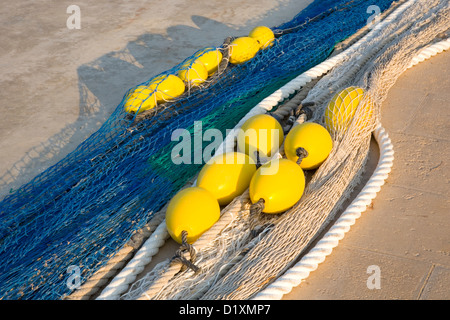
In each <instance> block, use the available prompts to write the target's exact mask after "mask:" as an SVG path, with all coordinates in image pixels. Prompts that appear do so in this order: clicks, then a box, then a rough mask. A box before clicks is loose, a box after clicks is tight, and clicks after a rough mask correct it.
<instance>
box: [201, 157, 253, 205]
mask: <svg viewBox="0 0 450 320" xmlns="http://www.w3.org/2000/svg"><path fill="white" fill-rule="evenodd" d="M255 171H256V164H255V162H254V161H253V160H252V159H251V158H250V157H249V156H247V155H246V154H244V153H241V152H228V153H224V154H220V155H218V156H215V157H213V158H211V160H210V161H208V162H207V163H206V164H205V165H204V166H203V168H202V170H201V171H200V173H199V175H198V177H197V186H198V187H200V188H203V189H206V190H208V191H209V192H211V193H212V194H213V195H214V196H215V198H216V199H217V201H218V202H219V204H220V205H221V206H224V205H227V204H229V203H230V202H231V201H232V200H233V199H234V198H235V197H237V196H239V195H240V194H242V193H243V192H244V191H245V190H246V189H247V188H248V187H249V185H250V180H251V179H252V176H253V174H254V173H255Z"/></svg>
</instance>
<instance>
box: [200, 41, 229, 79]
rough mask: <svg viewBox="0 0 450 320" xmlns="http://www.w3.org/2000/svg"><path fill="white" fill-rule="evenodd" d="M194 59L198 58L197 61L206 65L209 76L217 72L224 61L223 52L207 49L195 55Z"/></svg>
mask: <svg viewBox="0 0 450 320" xmlns="http://www.w3.org/2000/svg"><path fill="white" fill-rule="evenodd" d="M194 57H198V58H197V60H198V61H200V62H202V63H203V64H204V65H205V67H206V70H207V71H208V76H211V75H213V74H214V73H215V72H216V71H217V69H218V67H219V64H220V62H221V61H222V52H220V51H219V49H217V48H212V47H211V48H205V49H202V50H200V51H198V52H197V53H195V54H194Z"/></svg>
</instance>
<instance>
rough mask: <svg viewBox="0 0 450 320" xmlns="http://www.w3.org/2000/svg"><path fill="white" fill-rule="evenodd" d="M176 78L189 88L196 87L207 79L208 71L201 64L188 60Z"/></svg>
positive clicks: (197, 61)
mask: <svg viewBox="0 0 450 320" xmlns="http://www.w3.org/2000/svg"><path fill="white" fill-rule="evenodd" d="M178 77H180V79H181V80H183V81H185V82H186V83H188V84H189V85H191V86H197V85H199V84H201V83H203V82H205V80H206V79H207V78H208V70H206V67H205V65H204V64H203V62H201V61H199V60H194V61H192V60H189V61H187V62H186V63H184V64H183V65H182V66H181V68H180V71H178Z"/></svg>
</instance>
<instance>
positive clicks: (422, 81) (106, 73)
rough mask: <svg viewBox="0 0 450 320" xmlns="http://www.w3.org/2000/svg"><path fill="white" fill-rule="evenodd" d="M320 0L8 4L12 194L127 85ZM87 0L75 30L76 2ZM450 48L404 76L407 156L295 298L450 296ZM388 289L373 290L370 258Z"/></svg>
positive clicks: (4, 168) (400, 111)
mask: <svg viewBox="0 0 450 320" xmlns="http://www.w3.org/2000/svg"><path fill="white" fill-rule="evenodd" d="M309 2H311V1H294V0H278V1H277V0H262V1H258V2H255V1H242V0H240V1H238V0H230V1H226V3H225V2H224V1H218V0H211V1H184V0H170V2H164V1H163V2H159V3H157V2H146V1H143V0H133V1H127V2H123V1H118V0H113V1H105V0H99V1H96V2H95V3H94V2H91V1H89V2H88V1H85V0H77V1H60V2H57V3H56V2H54V1H49V0H42V1H37V2H33V3H29V2H26V1H23V0H19V1H9V2H6V3H3V4H2V6H0V25H1V28H2V32H0V40H1V43H2V46H1V47H0V70H1V72H0V84H1V87H2V90H1V91H0V112H1V114H2V116H1V117H0V150H1V153H0V199H1V198H2V197H3V196H4V195H5V194H7V193H8V192H9V191H10V190H11V189H15V188H18V187H19V186H20V185H21V184H23V183H25V182H27V181H29V180H30V179H31V178H32V177H33V176H35V175H36V174H37V173H38V172H41V171H42V170H45V168H47V167H48V166H50V165H52V164H54V163H56V162H57V161H58V160H59V159H62V158H63V157H64V156H65V155H66V154H67V153H68V152H70V151H72V150H73V149H74V148H75V147H76V146H77V145H78V144H79V143H80V142H81V141H82V140H84V139H85V138H87V137H88V136H89V135H90V134H92V133H93V132H95V131H96V130H97V129H98V128H99V127H100V125H101V124H102V123H103V122H104V121H105V119H106V118H107V117H108V116H109V114H111V112H112V111H113V109H114V108H115V107H116V106H117V104H118V103H119V102H120V100H121V99H122V96H123V94H124V93H125V91H126V90H127V89H128V88H130V87H132V86H134V85H136V84H138V83H140V82H142V81H144V80H147V79H148V78H150V77H151V76H153V75H155V74H158V73H159V72H161V71H163V70H166V69H168V68H170V67H172V66H173V65H175V64H177V63H178V62H180V61H182V60H183V59H184V58H185V57H187V56H189V55H191V54H192V53H193V52H195V51H196V50H198V49H199V48H202V47H204V46H208V45H219V44H220V43H221V42H222V41H223V39H224V38H225V37H226V36H229V35H242V34H246V33H248V31H249V30H250V29H251V28H253V27H254V26H256V25H267V26H276V25H278V24H280V23H282V22H285V21H288V20H290V19H291V18H292V17H293V16H294V15H295V14H297V13H298V12H299V11H300V10H302V9H303V8H304V7H305V6H306V4H307V3H309ZM71 4H76V5H78V6H79V7H80V9H81V29H79V30H69V29H67V27H66V20H67V19H68V17H69V15H70V14H67V12H66V9H67V7H68V6H69V5H71ZM449 70H450V53H443V54H440V55H439V56H437V57H435V58H432V60H430V61H427V62H425V63H422V64H420V65H418V66H416V67H414V68H413V69H411V70H409V71H408V72H407V73H405V74H404V75H402V76H401V78H400V79H399V81H398V83H397V84H396V85H395V87H394V88H393V89H392V90H391V92H390V93H389V97H388V99H387V101H386V102H385V104H384V106H383V124H384V126H385V127H386V128H387V130H388V132H389V133H390V136H391V138H392V140H393V143H394V147H395V152H396V160H395V163H394V168H393V171H392V173H391V175H390V176H389V178H388V181H387V184H386V185H385V186H384V187H383V188H382V190H381V191H380V193H379V195H378V197H377V198H376V199H375V201H374V206H373V209H369V210H368V211H367V212H366V213H364V214H363V216H362V217H361V218H360V219H359V220H358V221H357V223H356V225H354V226H353V227H352V229H351V230H350V231H349V233H348V234H347V235H346V237H345V238H344V239H343V240H342V241H341V243H340V245H339V246H338V247H337V248H336V249H335V250H334V251H333V253H332V254H331V256H329V257H328V258H327V259H326V261H325V262H324V263H323V264H321V265H320V266H319V268H318V270H316V271H315V272H313V273H312V274H311V275H310V277H309V278H308V279H307V280H306V281H305V282H304V283H302V284H301V285H300V286H299V287H297V288H295V289H294V290H293V291H292V292H291V293H290V294H289V295H286V296H285V297H284V298H285V299H450V291H449V290H448V287H449V285H450V235H449V232H448V230H449V227H450V219H449V218H448V214H449V211H450V210H449V187H448V185H449V172H450V171H449V166H450V165H449V162H448V159H449V156H450V148H449V143H448V142H449V138H448V135H447V132H448V131H449V125H448V123H449V122H450V121H449V120H450V112H449V108H448V104H449V103H450V90H449V88H450V80H449V78H448V76H447V73H448V71H449ZM372 265H375V266H378V267H379V270H380V274H381V282H380V286H381V289H373V290H369V289H368V288H367V279H368V277H369V276H370V274H368V273H367V268H368V267H369V266H372Z"/></svg>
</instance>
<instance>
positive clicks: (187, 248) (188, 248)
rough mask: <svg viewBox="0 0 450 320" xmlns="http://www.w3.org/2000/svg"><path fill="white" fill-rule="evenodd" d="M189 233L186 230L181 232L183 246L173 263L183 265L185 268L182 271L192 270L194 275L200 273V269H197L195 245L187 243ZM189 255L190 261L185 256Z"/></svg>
mask: <svg viewBox="0 0 450 320" xmlns="http://www.w3.org/2000/svg"><path fill="white" fill-rule="evenodd" d="M187 236H188V233H187V231H186V230H183V231H182V232H181V246H180V248H179V249H178V250H177V252H176V253H175V256H174V257H173V258H172V263H173V262H178V263H181V264H182V265H183V266H182V268H181V271H184V270H185V269H186V268H189V269H192V270H193V271H194V273H198V272H199V271H200V268H199V267H197V266H196V265H195V264H194V262H195V259H196V257H197V255H196V252H195V248H194V246H193V245H191V244H190V243H188V242H187ZM187 253H189V257H190V260H188V259H187V258H186V257H185V255H186V254H187Z"/></svg>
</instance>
